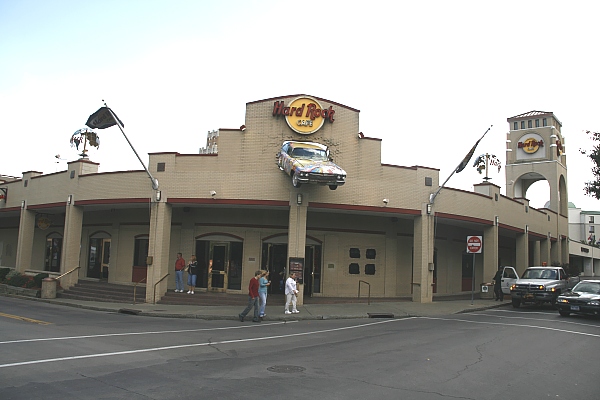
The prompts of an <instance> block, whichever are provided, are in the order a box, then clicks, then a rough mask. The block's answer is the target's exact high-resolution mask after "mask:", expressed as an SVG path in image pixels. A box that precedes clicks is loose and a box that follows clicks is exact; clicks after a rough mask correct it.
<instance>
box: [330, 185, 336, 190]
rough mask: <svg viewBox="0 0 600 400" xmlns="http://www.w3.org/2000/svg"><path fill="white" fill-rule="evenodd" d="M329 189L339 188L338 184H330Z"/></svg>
mask: <svg viewBox="0 0 600 400" xmlns="http://www.w3.org/2000/svg"><path fill="white" fill-rule="evenodd" d="M329 189H331V190H335V189H337V185H329Z"/></svg>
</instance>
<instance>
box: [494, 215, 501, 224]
mask: <svg viewBox="0 0 600 400" xmlns="http://www.w3.org/2000/svg"><path fill="white" fill-rule="evenodd" d="M494 225H496V226H498V225H500V217H499V216H497V215H496V216H495V217H494Z"/></svg>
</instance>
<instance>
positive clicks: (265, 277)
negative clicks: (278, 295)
mask: <svg viewBox="0 0 600 400" xmlns="http://www.w3.org/2000/svg"><path fill="white" fill-rule="evenodd" d="M269 285H271V281H270V280H269V271H262V273H261V275H260V279H259V280H258V297H259V298H260V311H259V313H258V316H259V317H261V318H262V317H264V316H265V315H267V314H265V306H266V305H267V287H268V286H269Z"/></svg>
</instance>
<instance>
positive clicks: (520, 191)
mask: <svg viewBox="0 0 600 400" xmlns="http://www.w3.org/2000/svg"><path fill="white" fill-rule="evenodd" d="M507 121H508V123H509V125H510V131H509V132H508V134H507V138H506V170H505V171H506V195H507V196H508V197H511V198H515V199H519V198H527V190H528V189H529V187H530V186H531V185H532V184H533V183H535V182H537V181H540V180H545V181H547V182H548V185H549V186H550V205H549V206H547V207H546V208H548V209H550V210H551V211H554V212H556V213H557V214H559V215H563V216H567V215H568V202H569V199H568V194H567V158H566V154H565V144H564V143H565V142H564V139H563V136H562V133H561V129H562V124H561V123H560V121H559V120H558V119H557V118H556V116H555V115H554V114H553V113H552V112H545V111H529V112H527V113H524V114H520V115H516V116H514V117H510V118H508V119H507Z"/></svg>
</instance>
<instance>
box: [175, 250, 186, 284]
mask: <svg viewBox="0 0 600 400" xmlns="http://www.w3.org/2000/svg"><path fill="white" fill-rule="evenodd" d="M184 269H185V260H184V259H183V257H182V254H181V253H177V260H175V293H178V292H179V293H183V270H184Z"/></svg>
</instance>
